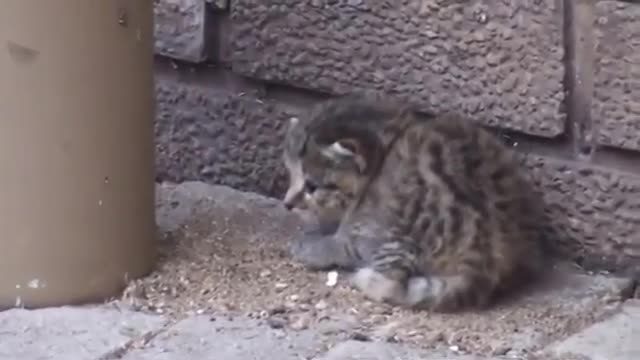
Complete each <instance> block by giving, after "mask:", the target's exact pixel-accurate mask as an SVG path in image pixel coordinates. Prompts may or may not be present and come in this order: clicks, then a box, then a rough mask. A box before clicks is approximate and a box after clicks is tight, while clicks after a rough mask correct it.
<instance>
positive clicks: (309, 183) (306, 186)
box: [304, 179, 318, 194]
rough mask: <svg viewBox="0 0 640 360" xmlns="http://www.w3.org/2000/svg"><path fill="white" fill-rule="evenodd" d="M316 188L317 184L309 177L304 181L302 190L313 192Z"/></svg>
mask: <svg viewBox="0 0 640 360" xmlns="http://www.w3.org/2000/svg"><path fill="white" fill-rule="evenodd" d="M316 189H318V185H317V184H316V183H314V182H313V181H311V180H309V179H307V180H305V181H304V191H306V192H307V193H309V194H313V192H314V191H316Z"/></svg>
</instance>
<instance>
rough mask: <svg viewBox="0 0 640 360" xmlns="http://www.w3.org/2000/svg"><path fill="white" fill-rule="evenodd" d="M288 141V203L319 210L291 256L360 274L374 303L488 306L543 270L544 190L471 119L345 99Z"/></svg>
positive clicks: (294, 129)
mask: <svg viewBox="0 0 640 360" xmlns="http://www.w3.org/2000/svg"><path fill="white" fill-rule="evenodd" d="M284 148H285V149H284V154H283V158H284V163H285V165H286V168H287V170H288V173H289V177H290V185H289V189H288V191H287V193H286V195H285V198H284V200H283V202H284V204H285V206H286V207H287V208H288V209H290V210H292V209H298V210H302V211H303V213H306V214H311V215H312V216H311V217H307V220H308V222H309V224H311V225H310V226H309V228H308V229H307V230H306V231H305V233H304V235H303V236H301V237H299V238H297V239H295V240H294V241H293V242H292V243H291V245H290V252H291V254H292V257H293V258H294V259H296V260H297V261H299V262H301V263H302V264H304V265H305V266H306V267H307V268H309V269H315V270H329V269H336V268H341V269H345V270H350V271H352V275H351V283H352V284H353V286H354V287H355V288H357V289H359V290H360V291H362V293H364V294H365V296H367V297H369V298H370V299H372V300H374V301H380V302H386V303H389V304H392V305H396V306H402V307H406V308H413V309H427V310H431V311H456V310H460V309H463V308H471V307H477V308H483V307H486V306H489V305H490V304H491V303H492V300H493V299H494V295H496V294H498V293H499V292H502V291H503V290H508V289H511V288H513V286H514V285H517V284H519V283H526V282H527V281H528V280H530V279H531V276H532V275H536V274H539V270H541V269H542V267H543V266H544V265H543V259H544V256H543V253H542V248H541V244H540V240H539V236H538V235H539V233H538V231H537V225H538V222H539V221H541V217H540V214H541V213H542V207H541V205H542V204H541V203H540V200H541V199H540V197H539V196H537V195H536V194H535V192H534V189H533V188H532V186H531V184H530V183H529V182H528V180H527V178H526V176H525V175H524V173H523V170H522V169H521V168H520V166H521V165H520V163H519V162H518V161H517V158H516V156H515V153H514V152H513V151H512V150H511V149H510V148H508V147H506V146H505V145H504V144H503V143H502V142H501V141H500V140H499V139H498V138H497V137H496V136H494V135H493V134H491V133H489V132H488V131H487V130H486V129H484V128H483V127H481V126H480V125H478V124H476V123H474V122H473V121H470V120H468V119H466V118H465V117H463V116H460V115H456V114H453V113H445V114H441V115H438V116H434V117H433V118H431V119H423V118H420V117H418V116H417V113H416V112H415V111H413V110H412V109H411V108H410V107H408V106H400V105H397V104H395V103H393V102H383V101H380V100H379V99H376V100H375V101H374V100H372V99H371V98H369V97H365V96H360V95H351V96H345V97H342V98H337V99H333V100H328V101H325V102H323V103H322V104H320V105H318V106H316V107H314V108H313V109H312V110H311V111H310V112H309V113H308V114H307V115H306V116H305V117H303V118H292V119H291V121H290V124H289V128H288V131H287V134H286V137H285V145H284ZM310 220H313V221H310Z"/></svg>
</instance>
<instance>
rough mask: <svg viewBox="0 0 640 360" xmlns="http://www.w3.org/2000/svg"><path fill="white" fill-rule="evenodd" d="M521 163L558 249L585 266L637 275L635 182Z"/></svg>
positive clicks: (563, 164) (639, 212) (638, 187)
mask: <svg viewBox="0 0 640 360" xmlns="http://www.w3.org/2000/svg"><path fill="white" fill-rule="evenodd" d="M524 160H525V163H526V165H527V166H528V167H529V168H530V169H531V174H532V178H533V179H535V181H536V183H537V184H538V185H539V187H540V189H541V190H542V191H543V193H544V196H545V198H546V200H547V202H548V204H549V207H548V210H549V213H550V215H551V218H552V219H553V220H554V222H555V225H556V226H557V228H558V229H559V230H560V232H559V235H561V236H559V237H558V239H557V240H556V241H557V242H556V246H557V247H558V248H559V249H561V250H564V251H567V252H568V254H569V255H570V256H572V257H576V258H583V259H584V260H585V264H586V265H587V266H606V267H609V266H619V267H621V268H635V269H637V270H640V177H638V176H633V175H630V174H623V173H618V172H616V171H612V170H611V169H607V168H598V167H595V166H590V165H587V164H581V163H577V162H568V161H563V160H555V159H551V158H546V157H540V156H534V155H528V156H526V157H525V158H524Z"/></svg>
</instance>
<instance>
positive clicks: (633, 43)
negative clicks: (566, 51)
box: [592, 1, 640, 150]
mask: <svg viewBox="0 0 640 360" xmlns="http://www.w3.org/2000/svg"><path fill="white" fill-rule="evenodd" d="M593 26H594V33H595V42H596V53H595V87H594V99H593V112H592V114H593V115H592V116H593V117H594V121H595V122H596V124H598V125H599V127H600V134H599V137H598V139H599V142H600V143H601V144H605V145H612V146H617V147H621V148H626V149H633V150H640V41H638V39H640V4H638V3H636V4H633V3H631V2H620V1H599V2H597V3H596V4H595V9H594V25H593Z"/></svg>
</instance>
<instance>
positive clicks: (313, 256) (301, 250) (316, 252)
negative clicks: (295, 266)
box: [289, 236, 333, 271]
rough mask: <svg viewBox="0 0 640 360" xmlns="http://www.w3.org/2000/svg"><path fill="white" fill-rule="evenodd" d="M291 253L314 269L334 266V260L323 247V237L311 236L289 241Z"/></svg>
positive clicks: (326, 268)
mask: <svg viewBox="0 0 640 360" xmlns="http://www.w3.org/2000/svg"><path fill="white" fill-rule="evenodd" d="M289 255H290V256H291V257H292V258H293V260H295V261H297V262H299V263H300V264H302V265H303V266H304V267H305V268H307V269H309V270H312V271H322V270H329V269H331V268H332V267H333V261H332V259H331V258H330V257H327V251H326V250H325V249H323V246H322V243H321V239H316V238H314V237H311V236H300V237H298V238H295V239H293V240H292V241H291V242H290V243H289Z"/></svg>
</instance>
